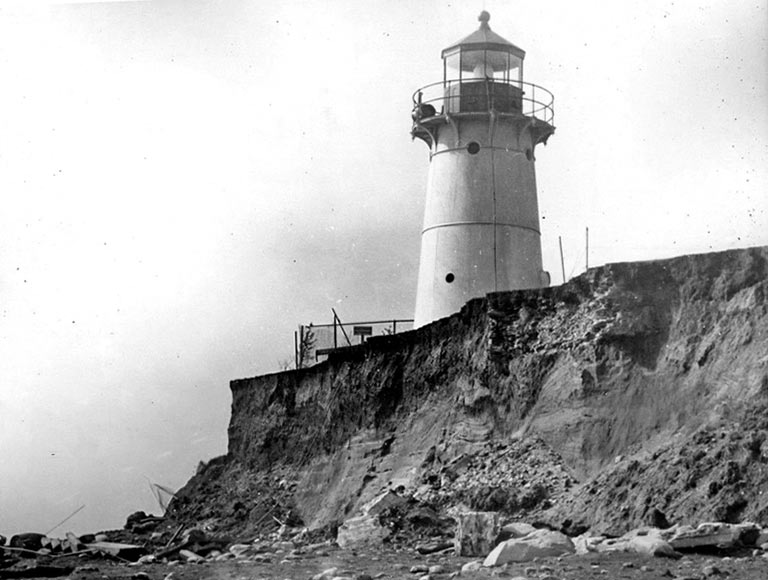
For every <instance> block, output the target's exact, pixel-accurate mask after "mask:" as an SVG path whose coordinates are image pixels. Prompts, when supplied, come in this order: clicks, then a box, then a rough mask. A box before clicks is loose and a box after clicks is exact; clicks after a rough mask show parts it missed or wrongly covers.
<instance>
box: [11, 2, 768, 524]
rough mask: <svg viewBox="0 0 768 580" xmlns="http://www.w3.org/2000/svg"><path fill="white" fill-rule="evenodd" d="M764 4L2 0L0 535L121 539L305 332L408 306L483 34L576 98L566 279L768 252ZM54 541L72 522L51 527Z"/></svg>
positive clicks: (402, 312) (555, 180) (560, 179)
mask: <svg viewBox="0 0 768 580" xmlns="http://www.w3.org/2000/svg"><path fill="white" fill-rule="evenodd" d="M767 4H768V2H766V0H752V1H749V2H747V1H744V2H732V1H728V0H710V1H704V0H686V1H676V2H670V1H660V0H646V1H644V2H632V3H627V2H610V1H608V0H605V1H597V0H584V1H581V2H570V1H550V2H517V1H515V2H513V1H501V0H485V1H482V0H477V1H461V2H458V1H455V2H446V1H437V0H418V1H417V0H387V1H386V2H384V1H383V0H382V1H375V2H374V1H362V0H356V1H354V2H353V1H351V0H346V1H339V0H335V1H334V0H330V1H329V0H322V1H321V0H312V1H309V0H304V1H298V0H283V1H281V2H256V1H252V2H246V1H237V0H227V1H205V0H175V1H170V0H169V1H165V0H153V1H145V2H108V3H105V2H98V3H97V2H88V3H80V4H72V3H65V2H43V1H30V0H27V1H25V2H2V1H0V78H1V79H2V90H0V199H1V201H2V206H1V209H0V458H2V461H1V462H0V533H5V534H6V535H7V534H10V533H13V532H18V531H40V532H46V531H48V529H50V528H51V527H53V526H54V525H55V524H56V523H57V522H58V521H59V520H61V519H62V518H64V517H65V516H66V515H68V514H69V513H71V512H72V511H74V510H75V509H76V508H77V507H79V506H80V505H83V504H85V505H86V508H85V509H83V510H82V511H81V512H80V513H78V514H77V516H75V517H74V518H73V519H72V520H71V521H70V522H68V523H67V524H66V525H65V526H63V527H62V528H60V529H58V530H57V532H56V533H60V534H63V533H64V532H65V531H67V530H70V529H71V530H73V531H76V532H86V531H94V530H97V529H104V528H112V527H119V526H121V525H122V524H123V522H124V520H125V517H126V516H127V515H128V514H129V513H131V512H132V511H135V510H137V509H144V510H151V509H153V508H155V507H156V506H155V505H154V503H153V498H152V496H151V494H150V492H149V489H148V486H147V479H146V478H149V479H151V480H152V481H156V482H158V483H161V484H164V485H167V486H169V487H174V488H178V487H180V486H181V485H183V484H184V482H185V481H186V480H187V479H188V478H189V477H190V476H191V475H192V474H193V472H194V470H195V468H196V466H197V464H198V462H199V461H200V460H207V459H210V458H211V457H213V456H215V455H219V454H222V453H224V452H225V450H226V427H227V421H228V418H229V405H230V402H231V399H230V394H229V390H228V383H229V381H230V380H231V379H235V378H241V377H247V376H253V375H256V374H260V373H266V372H271V371H274V370H277V369H278V368H279V367H280V365H281V363H282V361H285V360H289V359H291V358H292V357H293V330H294V329H295V327H296V325H297V324H299V323H308V322H310V321H312V322H315V323H320V322H329V321H330V308H331V307H334V308H336V310H337V311H338V312H339V315H340V316H341V317H342V318H343V319H346V320H353V319H356V320H365V319H371V318H380V317H385V318H391V317H411V316H412V314H413V307H414V302H415V291H416V274H417V271H416V270H417V263H418V253H419V240H420V238H419V236H420V229H421V221H422V217H423V204H424V195H425V189H426V175H427V167H428V155H427V149H426V147H425V146H424V144H423V143H421V142H419V141H416V142H412V141H411V139H410V135H409V130H410V110H411V95H412V93H413V92H414V91H415V90H416V89H417V88H418V87H419V86H422V85H425V84H428V83H431V82H434V81H438V80H440V79H441V76H442V63H441V60H440V51H441V50H442V48H444V47H446V46H448V45H450V44H452V43H453V42H455V41H457V40H458V39H460V38H462V37H463V36H466V35H467V34H469V33H471V32H472V31H473V30H475V29H476V27H477V25H478V22H477V15H478V13H479V12H480V11H481V10H482V9H483V8H485V9H487V10H488V11H489V12H490V13H491V21H490V25H491V28H492V29H493V30H495V31H496V32H497V33H499V34H501V35H502V36H503V37H505V38H507V39H508V40H510V41H512V42H513V43H515V44H517V45H518V46H520V47H522V48H523V49H524V50H526V52H527V55H526V64H525V73H526V80H527V81H530V82H534V83H536V84H539V85H542V86H544V87H546V88H548V89H549V90H551V91H552V92H553V93H554V95H555V124H556V126H557V132H556V134H555V135H554V137H552V138H551V139H550V141H549V144H548V145H547V147H540V148H539V149H538V150H537V179H538V186H539V202H540V204H539V205H540V209H541V214H542V215H541V220H542V222H541V223H542V245H543V249H544V260H545V268H546V269H548V270H549V271H550V272H551V273H552V280H553V283H557V284H559V283H561V281H562V276H561V274H560V264H559V254H558V249H557V247H558V245H557V243H558V242H557V240H558V236H562V237H563V242H564V247H565V264H566V274H567V276H573V275H577V274H578V273H580V272H581V271H582V270H583V268H584V258H585V256H584V228H585V227H587V226H588V227H589V229H590V240H591V252H590V264H594V265H597V264H602V263H605V262H614V261H627V260H642V259H652V258H663V257H669V256H674V255H680V254H684V253H692V252H707V251H712V250H722V249H727V248H736V247H746V246H753V245H765V244H768V81H767V77H768V75H767V74H766V70H767V68H768V41H767V40H766V35H767V33H768V9H767ZM54 535H55V533H54Z"/></svg>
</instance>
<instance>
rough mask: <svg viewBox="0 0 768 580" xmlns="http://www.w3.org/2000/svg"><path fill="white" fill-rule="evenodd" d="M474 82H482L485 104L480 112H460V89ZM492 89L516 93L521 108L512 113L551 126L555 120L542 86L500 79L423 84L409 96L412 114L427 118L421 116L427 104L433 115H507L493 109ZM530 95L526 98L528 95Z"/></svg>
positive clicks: (551, 97)
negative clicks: (417, 113) (472, 113)
mask: <svg viewBox="0 0 768 580" xmlns="http://www.w3.org/2000/svg"><path fill="white" fill-rule="evenodd" d="M478 83H484V85H485V95H486V101H485V102H484V103H480V105H481V109H478V108H475V107H473V108H472V110H470V111H466V110H462V105H461V103H462V98H463V97H466V95H463V94H462V93H464V92H465V91H462V88H464V87H466V88H470V85H471V86H472V88H474V87H478ZM496 87H499V88H502V89H504V88H506V89H507V90H509V89H510V88H512V90H517V91H519V94H518V95H516V98H517V99H518V100H519V101H520V104H521V107H520V110H519V111H515V112H517V113H520V114H522V115H525V116H528V117H535V118H536V119H538V120H540V121H544V122H546V123H549V124H550V125H553V124H554V123H553V121H554V118H555V109H554V101H555V96H554V95H553V94H552V93H551V92H550V91H549V90H547V89H545V88H544V87H542V86H539V85H535V84H533V83H529V82H525V81H516V80H504V79H451V80H445V81H439V82H436V83H431V84H428V85H425V86H423V87H421V88H420V89H418V90H417V91H416V92H415V93H413V105H414V112H417V111H421V112H422V114H421V115H419V116H420V117H421V118H425V117H428V116H431V115H424V114H423V111H424V108H423V107H424V105H430V106H432V107H434V109H435V112H434V116H439V115H445V114H446V113H449V114H453V113H462V112H490V111H491V110H494V111H496V112H502V113H504V112H509V111H504V110H503V108H502V110H498V108H497V107H496V106H495V104H496V100H498V96H499V95H498V92H497V91H496V90H495V88H496ZM528 92H530V96H528Z"/></svg>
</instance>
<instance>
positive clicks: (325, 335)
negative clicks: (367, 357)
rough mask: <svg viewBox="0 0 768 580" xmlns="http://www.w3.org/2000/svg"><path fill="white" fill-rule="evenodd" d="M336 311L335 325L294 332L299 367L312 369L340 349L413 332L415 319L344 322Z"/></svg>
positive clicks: (295, 361) (310, 326) (295, 353)
mask: <svg viewBox="0 0 768 580" xmlns="http://www.w3.org/2000/svg"><path fill="white" fill-rule="evenodd" d="M332 311H333V322H332V323H330V324H312V323H309V324H307V325H305V324H300V325H299V329H298V330H297V331H296V332H294V334H293V343H294V363H295V368H297V369H300V368H305V367H308V366H311V365H313V364H315V363H317V362H319V361H320V360H321V359H323V358H324V357H327V356H328V355H329V354H330V353H332V352H334V351H336V350H339V349H342V348H347V347H350V346H354V345H356V344H363V343H364V342H365V341H366V340H367V339H368V337H370V336H376V335H392V334H398V333H400V332H405V331H408V330H412V329H413V319H412V318H390V319H386V320H366V321H361V322H342V321H341V319H340V318H339V316H338V315H337V314H336V311H335V310H333V309H332Z"/></svg>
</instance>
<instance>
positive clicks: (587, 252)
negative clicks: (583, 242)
mask: <svg viewBox="0 0 768 580" xmlns="http://www.w3.org/2000/svg"><path fill="white" fill-rule="evenodd" d="M584 254H585V256H586V258H585V260H586V262H587V270H589V226H587V249H586V251H585V252H584Z"/></svg>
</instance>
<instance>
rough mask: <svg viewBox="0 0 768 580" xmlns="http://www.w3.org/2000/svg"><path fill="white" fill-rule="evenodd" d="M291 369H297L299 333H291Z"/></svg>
mask: <svg viewBox="0 0 768 580" xmlns="http://www.w3.org/2000/svg"><path fill="white" fill-rule="evenodd" d="M293 368H296V369H297V368H299V333H298V331H296V330H294V331H293Z"/></svg>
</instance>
